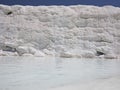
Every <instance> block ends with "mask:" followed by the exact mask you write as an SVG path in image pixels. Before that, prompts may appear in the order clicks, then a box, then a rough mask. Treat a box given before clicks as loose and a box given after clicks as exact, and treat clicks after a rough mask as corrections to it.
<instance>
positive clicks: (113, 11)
mask: <svg viewBox="0 0 120 90" xmlns="http://www.w3.org/2000/svg"><path fill="white" fill-rule="evenodd" d="M0 55H1V56H2V55H35V56H45V55H52V56H54V55H55V56H61V57H79V58H80V57H84V58H94V57H104V58H108V59H109V58H112V59H113V58H117V57H119V55H120V8H118V7H113V6H104V7H96V6H83V5H77V6H18V5H16V6H5V5H0Z"/></svg>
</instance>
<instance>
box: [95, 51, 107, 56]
mask: <svg viewBox="0 0 120 90" xmlns="http://www.w3.org/2000/svg"><path fill="white" fill-rule="evenodd" d="M96 55H97V56H101V55H105V53H104V52H101V51H96Z"/></svg>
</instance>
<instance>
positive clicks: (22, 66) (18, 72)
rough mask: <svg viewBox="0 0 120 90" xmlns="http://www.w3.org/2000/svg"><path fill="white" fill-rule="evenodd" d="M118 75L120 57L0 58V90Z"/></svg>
mask: <svg viewBox="0 0 120 90" xmlns="http://www.w3.org/2000/svg"><path fill="white" fill-rule="evenodd" d="M117 75H120V60H100V59H99V60H95V59H94V60H92V59H76V58H72V59H70V58H66V59H65V58H35V57H0V90H47V89H49V88H53V87H59V86H64V85H69V84H74V83H82V82H86V81H91V80H95V79H101V78H109V77H115V76H117Z"/></svg>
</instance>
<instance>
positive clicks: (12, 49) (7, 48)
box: [2, 46, 17, 52]
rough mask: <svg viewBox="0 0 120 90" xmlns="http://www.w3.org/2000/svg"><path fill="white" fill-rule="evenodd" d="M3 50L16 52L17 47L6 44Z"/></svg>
mask: <svg viewBox="0 0 120 90" xmlns="http://www.w3.org/2000/svg"><path fill="white" fill-rule="evenodd" d="M2 50H3V51H8V52H16V51H17V50H16V48H13V47H10V46H4V47H3V49H2Z"/></svg>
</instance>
